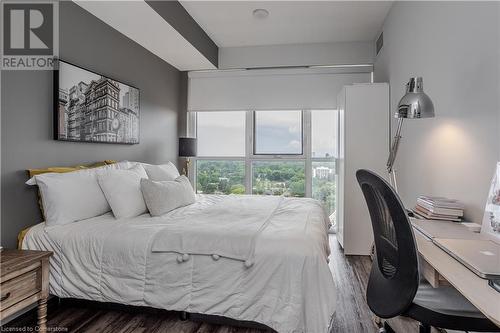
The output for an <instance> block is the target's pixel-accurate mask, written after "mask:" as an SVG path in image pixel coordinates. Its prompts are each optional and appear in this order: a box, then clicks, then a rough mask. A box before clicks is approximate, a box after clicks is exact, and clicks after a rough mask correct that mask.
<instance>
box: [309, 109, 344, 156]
mask: <svg viewBox="0 0 500 333" xmlns="http://www.w3.org/2000/svg"><path fill="white" fill-rule="evenodd" d="M311 126H312V131H311V134H312V140H311V141H312V149H311V152H312V157H313V158H323V157H324V158H330V157H336V156H337V132H336V129H337V126H338V125H337V112H332V111H331V110H313V111H311Z"/></svg>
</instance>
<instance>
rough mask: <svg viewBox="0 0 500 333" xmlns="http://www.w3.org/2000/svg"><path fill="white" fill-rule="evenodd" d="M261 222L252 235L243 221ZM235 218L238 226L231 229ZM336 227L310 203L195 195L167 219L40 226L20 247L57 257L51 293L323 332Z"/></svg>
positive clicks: (329, 313)
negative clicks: (330, 229) (330, 227)
mask: <svg viewBox="0 0 500 333" xmlns="http://www.w3.org/2000/svg"><path fill="white" fill-rule="evenodd" d="M252 207H253V208H252ZM259 207H266V208H261V209H259ZM254 211H255V213H253V212H254ZM259 214H261V215H259ZM262 217H265V218H264V220H265V221H261V223H259V224H258V225H257V229H256V230H254V231H251V230H250V231H249V230H247V229H245V225H248V224H247V223H237V222H238V221H239V220H244V219H245V218H248V219H253V220H255V221H257V220H261V219H262ZM231 221H234V226H235V227H234V228H227V225H228V223H230V222H231ZM249 221H250V220H249ZM240 222H241V221H240ZM328 223H329V221H328V219H327V218H326V216H325V213H324V211H323V209H322V207H321V205H320V203H319V202H318V201H316V200H312V199H305V198H300V199H299V198H275V199H270V197H259V196H232V195H231V196H222V195H197V197H196V202H195V203H194V204H192V205H189V206H186V207H182V208H178V209H175V210H174V211H171V212H169V213H167V214H165V215H162V216H160V217H151V216H150V215H149V214H144V215H141V216H138V217H134V218H127V219H115V218H114V216H113V214H112V213H106V214H104V215H101V216H98V217H95V218H91V219H86V220H82V221H78V222H74V223H70V224H65V225H56V226H45V224H44V223H40V224H37V225H35V226H33V227H32V228H31V229H30V230H29V231H28V232H27V233H26V235H25V238H24V240H23V243H22V247H23V248H24V249H32V250H49V251H53V252H54V256H53V257H52V258H51V261H50V293H51V294H53V295H56V296H59V297H63V298H78V299H86V300H93V301H101V302H113V303H120V304H126V305H136V306H148V307H154V308H161V309H167V310H174V311H186V312H189V313H199V314H206V315H216V316H224V317H228V318H232V319H236V320H241V321H253V322H258V323H262V324H264V325H266V326H268V327H270V328H272V329H274V330H276V331H278V332H286V333H292V332H293V333H299V332H304V333H305V332H307V333H316V332H327V331H328V330H329V327H330V325H331V320H332V317H333V314H334V311H335V287H334V282H333V278H332V275H331V271H330V269H329V267H328V256H329V251H330V250H329V243H328V234H327V231H328ZM210 225H211V226H213V227H210ZM218 225H220V227H217V226H218ZM186 228H187V229H186ZM186 230H188V231H189V232H186ZM245 232H248V236H247V237H244V233H245ZM191 234H193V235H194V236H193V237H191V238H189V237H188V238H185V235H191ZM250 236H251V237H250ZM205 240H206V241H205ZM247 240H248V242H247V243H245V242H246V241H247ZM172 244H177V245H175V246H173V247H169V246H171V245H172ZM189 244H191V245H189ZM197 244H198V245H197ZM207 244H213V245H210V246H212V247H213V249H207ZM176 246H177V247H179V246H180V247H181V249H177V248H176ZM189 246H191V247H194V248H189ZM183 247H184V248H183ZM186 247H188V248H186ZM207 251H208V252H207ZM224 251H226V252H227V253H226V252H224ZM183 252H185V253H183ZM238 253H243V257H239V256H238V255H237V254H238Z"/></svg>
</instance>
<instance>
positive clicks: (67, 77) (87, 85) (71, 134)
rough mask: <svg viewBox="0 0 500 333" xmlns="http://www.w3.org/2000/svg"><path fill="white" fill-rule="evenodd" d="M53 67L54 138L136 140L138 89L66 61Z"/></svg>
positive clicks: (138, 116) (105, 140) (108, 140)
mask: <svg viewBox="0 0 500 333" xmlns="http://www.w3.org/2000/svg"><path fill="white" fill-rule="evenodd" d="M56 61H57V65H56V69H55V70H54V133H53V137H54V140H58V141H70V142H91V143H111V144H129V145H133V144H138V143H139V142H140V90H139V89H138V88H136V87H134V86H132V85H129V84H126V83H123V82H121V81H118V80H115V79H113V78H110V77H108V76H105V75H103V74H99V73H97V72H94V71H91V70H89V69H86V68H83V67H81V66H78V65H75V64H72V63H70V62H67V61H64V60H61V59H57V60H56Z"/></svg>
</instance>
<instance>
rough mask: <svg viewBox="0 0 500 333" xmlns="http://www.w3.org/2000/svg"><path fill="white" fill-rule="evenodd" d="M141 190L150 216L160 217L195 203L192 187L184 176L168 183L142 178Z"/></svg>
mask: <svg viewBox="0 0 500 333" xmlns="http://www.w3.org/2000/svg"><path fill="white" fill-rule="evenodd" d="M141 189H142V194H143V196H144V201H146V206H148V209H149V212H150V213H151V216H160V215H163V214H165V213H168V212H170V211H172V210H174V209H176V208H179V207H184V206H187V205H190V204H193V203H194V202H195V201H196V196H195V194H194V191H193V187H192V186H191V183H190V182H189V179H187V178H186V176H180V177H177V178H176V179H175V180H170V181H153V180H149V179H145V178H143V179H141Z"/></svg>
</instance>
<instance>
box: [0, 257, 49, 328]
mask: <svg viewBox="0 0 500 333" xmlns="http://www.w3.org/2000/svg"><path fill="white" fill-rule="evenodd" d="M51 255H52V252H46V251H27V250H2V251H1V252H0V275H1V276H0V292H1V299H0V320H3V319H4V318H6V317H8V316H10V315H12V314H14V313H16V312H18V311H20V310H22V309H24V308H26V307H27V306H29V305H31V304H33V303H35V302H38V326H39V331H40V332H46V330H47V325H46V322H47V298H48V296H49V258H50V256H51Z"/></svg>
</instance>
